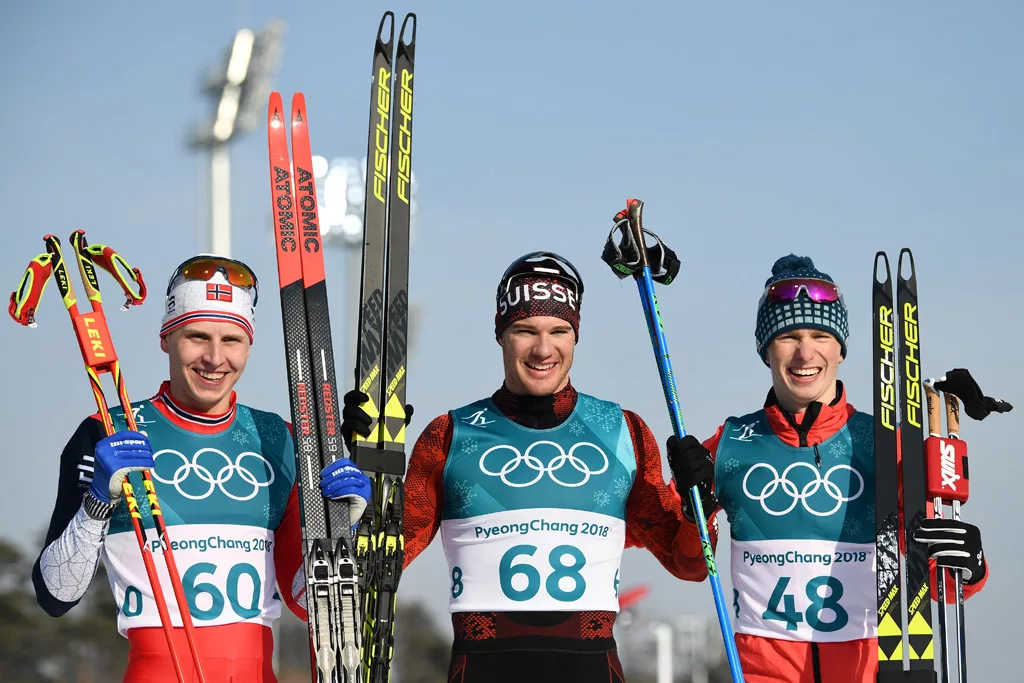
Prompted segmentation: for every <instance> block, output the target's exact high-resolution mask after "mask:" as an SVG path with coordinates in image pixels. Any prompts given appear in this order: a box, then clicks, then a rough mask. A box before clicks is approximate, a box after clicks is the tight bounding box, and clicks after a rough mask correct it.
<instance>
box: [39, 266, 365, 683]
mask: <svg viewBox="0 0 1024 683" xmlns="http://www.w3.org/2000/svg"><path fill="white" fill-rule="evenodd" d="M257 296H258V286H257V283H256V278H255V276H254V275H253V273H252V271H251V270H250V269H249V268H248V266H245V264H242V263H240V262H238V261H233V260H230V259H224V258H220V257H211V256H199V257H196V258H193V259H189V260H188V261H186V262H185V263H183V264H182V265H181V266H179V268H178V269H177V270H176V271H175V273H174V275H172V277H171V279H170V282H169V284H168V288H167V295H166V297H165V310H164V318H163V323H162V326H161V330H160V345H161V348H162V349H163V350H164V351H165V352H166V353H167V354H168V358H169V379H168V381H166V382H164V383H163V384H162V385H161V387H160V390H159V392H158V393H157V394H156V395H155V396H153V397H152V398H149V399H147V400H144V401H140V402H137V403H134V404H133V405H132V406H131V410H132V411H133V413H134V417H135V423H136V426H137V428H138V431H129V430H128V429H127V425H126V421H125V416H124V414H123V412H122V411H121V410H120V409H117V410H111V414H112V417H113V418H114V423H115V429H116V430H118V431H116V433H114V434H113V435H112V436H109V437H108V436H106V434H105V432H104V428H103V426H102V424H101V422H100V421H99V419H98V417H97V416H95V415H94V416H92V417H90V418H87V419H86V420H84V421H83V422H82V423H81V425H80V426H79V428H78V430H77V431H76V432H75V434H74V436H73V437H72V438H71V440H70V441H69V442H68V444H67V446H66V447H65V448H64V452H63V454H62V456H61V470H60V483H59V486H58V490H57V499H56V503H55V505H54V510H53V514H52V516H51V519H50V526H49V529H48V531H47V535H46V542H45V545H44V547H43V549H42V551H41V552H40V555H39V559H38V560H37V561H36V563H35V567H34V570H33V583H34V585H35V589H36V596H37V599H38V601H39V604H40V605H41V606H42V607H43V609H45V610H46V611H47V613H49V614H51V615H53V616H60V615H62V614H64V613H66V612H67V611H68V610H70V609H71V608H73V607H74V606H75V605H76V604H77V603H78V602H79V601H80V600H81V598H82V596H83V595H84V594H85V591H86V589H87V588H88V586H89V584H90V583H91V582H92V579H93V576H94V575H95V573H96V567H97V564H98V563H99V562H101V561H102V562H103V564H104V566H105V568H106V571H107V577H108V579H109V582H110V588H111V591H112V593H113V597H114V603H115V605H116V607H117V624H118V630H119V631H120V632H121V634H123V635H125V636H126V637H127V639H128V644H129V664H128V670H127V671H126V672H125V675H124V679H123V680H124V681H125V683H134V682H136V681H138V682H140V683H141V682H142V681H145V682H146V683H164V682H166V683H176V681H177V678H176V676H175V672H174V669H173V667H172V665H171V662H170V657H169V652H168V647H167V643H166V640H165V636H164V633H163V630H162V626H161V618H160V615H159V613H158V610H157V607H156V603H155V602H154V600H155V598H154V590H153V587H152V585H151V584H150V582H149V576H148V574H147V572H146V569H145V566H144V564H143V556H142V554H141V552H140V550H139V546H138V541H137V539H136V537H135V532H134V528H133V526H132V523H131V517H130V515H129V509H128V506H127V505H126V504H125V503H124V501H123V500H122V497H123V496H122V493H121V483H122V482H123V480H124V478H125V477H126V476H127V477H128V478H129V481H130V482H131V483H132V487H133V490H134V491H135V492H136V500H137V502H138V505H139V512H141V520H142V521H143V523H144V524H145V525H146V526H147V527H148V539H147V542H148V544H149V547H150V548H151V550H152V553H153V556H154V558H155V559H154V562H155V564H156V566H157V571H158V574H159V576H160V585H161V588H162V592H163V595H164V597H165V600H166V605H167V609H168V612H169V616H170V620H171V624H172V626H173V627H174V631H173V637H174V639H175V650H176V652H177V654H178V658H179V661H180V664H181V665H182V667H183V670H184V672H185V675H186V676H187V677H188V680H192V676H194V673H195V671H194V666H193V664H192V660H191V657H190V655H189V648H188V643H187V640H186V638H185V636H184V633H183V629H182V618H181V614H180V612H179V610H178V605H177V602H176V601H175V599H174V593H173V591H172V588H171V584H170V578H169V576H168V575H167V570H166V567H165V565H164V561H163V559H162V558H161V557H160V555H161V553H162V552H163V548H162V546H161V543H160V540H159V539H158V538H157V534H156V533H155V531H154V530H153V529H152V522H151V519H152V518H151V514H150V513H151V510H150V508H149V504H148V502H147V500H146V497H145V495H141V494H140V492H144V491H145V488H144V485H143V481H142V475H141V470H149V472H150V476H151V477H152V480H153V485H154V488H155V491H156V494H157V497H158V500H159V501H160V508H161V512H162V514H163V519H164V522H165V523H166V525H167V527H168V529H167V534H168V536H169V538H170V548H171V551H172V552H173V553H174V560H175V563H176V565H177V568H178V571H179V572H180V577H179V578H180V580H181V584H182V587H183V589H184V592H185V597H186V600H187V603H188V611H189V614H190V615H191V619H192V623H193V625H194V627H195V640H196V643H197V646H198V651H199V656H200V660H201V663H202V667H203V672H204V674H205V679H206V681H207V683H228V682H229V681H240V680H244V681H257V682H262V683H273V682H274V681H275V680H276V678H275V676H274V672H273V668H272V666H271V663H272V648H273V637H272V634H271V630H270V627H271V625H272V624H273V622H274V620H275V619H277V618H278V616H280V614H281V602H282V600H283V601H284V602H285V603H287V605H288V606H289V608H291V609H292V611H293V612H294V613H295V614H296V615H297V616H299V618H301V619H305V618H306V612H305V588H306V587H305V578H304V577H305V573H304V572H303V570H302V565H303V556H302V554H303V548H302V529H301V524H300V514H299V505H298V496H297V491H296V481H295V469H296V468H295V465H296V462H295V449H294V444H293V442H292V437H291V432H290V427H289V425H288V424H286V423H285V421H284V420H283V419H282V418H281V417H279V416H278V415H276V414H274V413H268V412H264V411H261V410H256V409H254V408H250V407H248V406H245V405H242V404H240V403H237V402H236V397H235V392H234V386H235V383H236V382H237V381H238V380H239V378H240V377H241V375H242V373H243V371H244V370H245V367H246V364H247V362H248V357H249V352H250V347H251V344H252V342H253V332H254V327H255V321H254V311H255V305H256V299H257ZM321 486H322V488H323V489H324V491H325V492H328V493H329V494H330V495H332V496H336V497H341V498H345V499H347V500H349V502H350V503H352V507H353V508H354V510H353V512H354V514H355V517H354V519H358V515H359V514H361V511H362V509H364V508H365V506H366V500H367V498H368V497H369V490H370V482H369V479H368V478H367V477H366V476H365V475H364V474H363V473H362V472H360V471H359V469H358V468H356V467H355V466H354V465H352V463H351V462H348V461H338V462H335V463H334V464H333V465H332V466H331V468H330V472H325V473H324V477H323V480H322V482H321Z"/></svg>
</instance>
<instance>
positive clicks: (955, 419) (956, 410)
mask: <svg viewBox="0 0 1024 683" xmlns="http://www.w3.org/2000/svg"><path fill="white" fill-rule="evenodd" d="M942 397H943V398H944V399H945V401H946V431H947V432H948V433H949V435H950V436H955V437H958V438H959V436H960V401H959V399H957V397H956V396H954V395H953V394H951V393H949V392H946V393H944V394H943V395H942Z"/></svg>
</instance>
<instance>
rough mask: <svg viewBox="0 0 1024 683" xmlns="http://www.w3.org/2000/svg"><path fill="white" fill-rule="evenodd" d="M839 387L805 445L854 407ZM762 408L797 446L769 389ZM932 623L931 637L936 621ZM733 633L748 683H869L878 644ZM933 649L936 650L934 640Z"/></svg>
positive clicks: (714, 446)
mask: <svg viewBox="0 0 1024 683" xmlns="http://www.w3.org/2000/svg"><path fill="white" fill-rule="evenodd" d="M839 387H840V395H839V397H838V398H837V399H836V400H835V401H834V402H833V403H832V404H831V405H823V406H821V410H820V412H819V413H818V415H817V417H816V418H815V419H814V422H813V424H812V425H811V427H810V429H809V430H808V432H807V438H806V440H805V444H812V445H813V444H816V443H821V442H823V441H825V440H826V439H828V438H829V437H831V436H833V435H834V434H836V432H838V431H839V430H840V429H842V428H843V426H845V425H846V422H847V420H848V419H849V418H850V416H851V415H853V414H854V412H856V411H855V409H854V407H853V406H852V405H850V404H848V403H847V402H846V392H845V389H843V388H842V385H841V384H840V385H839ZM765 412H766V416H767V419H768V423H769V425H770V426H771V429H772V431H773V432H774V433H775V435H776V436H778V437H779V439H781V440H782V441H783V442H785V443H787V444H789V445H791V446H799V445H800V436H799V434H798V432H797V431H796V430H795V429H794V428H793V426H792V425H791V424H790V423H789V422H788V421H787V419H786V417H785V415H784V414H783V412H782V410H781V409H780V407H779V405H778V403H777V402H776V401H775V395H774V392H772V393H770V394H769V399H768V401H767V402H766V405H765ZM796 421H797V423H798V424H801V423H802V416H797V417H796ZM723 428H724V425H723V426H722V427H719V429H718V430H717V431H716V432H715V435H714V436H712V437H711V438H710V439H708V440H707V441H705V442H704V446H705V447H706V448H707V449H708V450H709V451H710V452H711V453H712V455H713V456H714V455H715V454H716V453H717V452H718V446H719V441H720V440H721V438H722V431H723ZM671 486H672V490H673V492H675V482H672V485H671ZM869 490H872V491H873V490H874V488H873V487H871V486H870V485H869ZM676 495H678V493H677V494H676ZM899 506H900V526H901V527H902V525H903V520H902V514H903V501H902V499H901V500H900V503H899ZM717 512H718V510H715V512H714V513H712V518H714V516H715V515H716V514H717ZM927 514H928V516H929V517H931V516H932V515H933V511H932V504H931V501H928V507H927ZM627 540H628V539H627ZM901 550H902V548H901ZM930 564H931V585H932V597H933V599H934V598H935V597H936V594H935V563H934V562H931V563H930ZM735 569H736V568H735V567H734V570H735ZM740 571H742V569H741V570H740ZM987 580H988V572H987V571H986V575H985V576H984V577H982V579H981V580H980V581H979V582H977V583H975V584H974V585H971V586H965V587H964V596H965V597H970V596H971V595H973V594H975V593H977V592H978V591H979V590H981V588H982V587H983V586H984V585H985V582H986V581H987ZM952 583H953V582H952V580H948V581H947V586H950V589H949V590H947V596H946V598H947V602H949V603H952V602H954V601H955V595H954V593H953V591H952ZM935 624H936V628H935V632H936V638H937V637H938V629H937V621H936V622H935ZM735 637H736V644H737V648H738V650H739V656H740V662H741V663H742V666H743V673H744V677H745V679H746V680H747V681H748V683H874V681H875V674H876V672H877V669H878V648H877V641H876V640H875V639H874V638H867V639H862V640H852V641H845V642H828V643H813V642H804V641H791V640H782V639H776V638H767V637H762V636H754V635H749V634H743V633H737V634H736V636H735ZM935 650H936V652H938V647H937V644H936V648H935Z"/></svg>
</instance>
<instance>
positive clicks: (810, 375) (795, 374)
mask: <svg viewBox="0 0 1024 683" xmlns="http://www.w3.org/2000/svg"><path fill="white" fill-rule="evenodd" d="M822 372H823V369H822V368H787V369H786V374H787V375H789V376H790V378H791V379H793V380H795V381H796V382H807V383H810V382H813V381H814V380H815V379H817V378H818V376H819V375H820V374H821V373H822Z"/></svg>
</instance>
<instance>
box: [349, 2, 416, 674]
mask: <svg viewBox="0 0 1024 683" xmlns="http://www.w3.org/2000/svg"><path fill="white" fill-rule="evenodd" d="M407 30H408V34H409V37H408V38H407V37H406V34H407ZM394 42H395V16H394V13H392V12H385V13H384V16H383V17H382V19H381V22H380V26H379V28H378V30H377V39H376V42H375V45H374V53H373V71H372V76H371V87H370V124H369V136H368V142H367V169H366V171H367V172H366V204H365V213H364V220H363V226H364V228H363V230H364V232H363V261H362V283H361V287H360V309H359V343H358V346H357V352H356V367H355V381H356V386H357V387H358V388H359V390H360V391H363V392H364V393H366V394H367V395H368V396H369V397H370V400H369V401H368V402H367V403H366V404H365V405H364V406H363V407H364V409H365V410H366V411H367V413H368V414H369V415H370V416H371V419H372V424H371V432H370V434H369V436H367V437H366V438H365V439H364V438H362V437H359V436H358V435H357V437H356V439H355V441H354V442H353V448H352V451H353V459H354V460H355V462H356V464H357V465H359V467H360V468H361V469H362V470H363V471H364V472H366V473H367V474H370V475H371V477H372V478H373V480H374V486H373V489H374V502H373V505H371V506H369V507H368V508H367V511H366V513H364V515H363V518H362V519H361V520H360V522H359V528H358V531H357V534H356V558H357V563H358V566H359V577H360V588H361V589H362V591H363V596H364V597H363V614H364V624H363V643H364V648H363V664H364V667H365V671H366V681H367V683H385V682H386V681H387V680H388V678H389V676H390V669H391V659H392V656H393V643H394V615H395V594H396V591H397V588H398V581H399V578H400V577H401V573H402V563H403V558H404V542H403V538H402V509H403V488H402V486H403V484H402V477H403V475H404V474H405V419H406V416H405V398H406V390H405V388H406V361H407V336H408V335H407V330H408V300H409V296H408V283H409V223H410V216H411V210H410V209H411V207H410V201H411V192H412V105H413V66H414V61H415V45H416V15H415V14H408V15H407V16H406V17H405V20H404V21H403V23H402V28H401V30H400V31H399V39H398V46H397V50H395V51H394V54H392V52H393V50H394Z"/></svg>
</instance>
